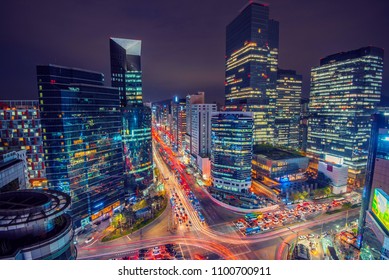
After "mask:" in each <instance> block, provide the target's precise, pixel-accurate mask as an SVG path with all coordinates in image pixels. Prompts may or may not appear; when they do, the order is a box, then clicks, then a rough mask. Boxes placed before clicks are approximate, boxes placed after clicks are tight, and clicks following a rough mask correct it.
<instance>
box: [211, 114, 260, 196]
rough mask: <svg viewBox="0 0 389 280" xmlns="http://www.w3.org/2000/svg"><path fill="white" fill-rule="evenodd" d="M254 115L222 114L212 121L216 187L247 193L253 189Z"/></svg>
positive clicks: (212, 155)
mask: <svg viewBox="0 0 389 280" xmlns="http://www.w3.org/2000/svg"><path fill="white" fill-rule="evenodd" d="M253 125H254V121H253V115H252V113H249V112H220V113H219V112H218V113H213V114H212V120H211V135H212V136H211V137H212V138H211V139H212V142H211V143H212V144H211V176H212V179H213V185H214V186H215V187H216V188H220V189H225V190H229V191H235V192H247V190H248V189H249V188H250V186H251V159H252V156H253Z"/></svg>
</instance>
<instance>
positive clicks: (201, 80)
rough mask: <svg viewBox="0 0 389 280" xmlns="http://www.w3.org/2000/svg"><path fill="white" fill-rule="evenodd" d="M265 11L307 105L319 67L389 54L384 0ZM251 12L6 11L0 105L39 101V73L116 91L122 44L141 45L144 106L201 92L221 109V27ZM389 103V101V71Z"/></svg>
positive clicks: (13, 6) (197, 6) (221, 5)
mask: <svg viewBox="0 0 389 280" xmlns="http://www.w3.org/2000/svg"><path fill="white" fill-rule="evenodd" d="M267 2H268V3H269V4H270V16H271V18H273V19H276V20H278V21H279V22H280V53H279V67H280V68H285V69H295V70H297V71H298V72H299V73H301V74H303V78H304V80H303V83H304V90H303V91H304V94H305V95H308V92H309V71H310V68H311V67H312V66H317V65H318V64H319V60H320V58H321V57H324V56H326V55H329V54H332V53H336V52H340V51H347V50H351V49H356V48H360V47H363V46H369V45H374V46H377V47H382V48H384V49H386V50H389V16H388V13H389V1H388V0H369V1H367V0H364V1H361V0H270V1H267ZM246 3H247V0H217V1H216V0H192V1H188V0H165V1H164V0H133V1H131V0H127V1H125V0H121V1H119V0H110V1H108V0H94V1H91V0H66V1H64V0H61V1H57V0H51V1H46V0H36V1H20V0H12V1H3V3H2V5H1V10H0V25H1V28H0V34H1V36H0V46H1V52H0V81H1V83H0V99H37V96H38V95H37V86H36V73H35V66H36V65H37V64H48V63H53V64H58V65H65V66H70V67H78V68H84V69H90V70H95V71H101V72H103V73H104V74H105V79H106V84H107V85H110V62H109V37H122V38H129V39H141V40H142V67H143V92H144V95H143V96H144V101H157V100H162V99H167V98H170V97H172V96H174V95H179V96H182V97H183V96H185V95H186V94H188V93H193V92H197V91H205V92H206V99H207V101H208V102H212V101H218V102H223V101H224V51H225V27H226V25H227V24H228V23H229V22H230V21H232V19H233V18H234V17H235V16H237V14H238V12H239V10H240V9H241V8H242V7H243V6H244V5H245V4H246ZM388 55H389V54H388V53H386V57H387V56H388ZM386 61H388V60H387V59H386ZM383 94H386V95H387V96H389V69H388V65H387V63H386V65H385V70H384V88H383Z"/></svg>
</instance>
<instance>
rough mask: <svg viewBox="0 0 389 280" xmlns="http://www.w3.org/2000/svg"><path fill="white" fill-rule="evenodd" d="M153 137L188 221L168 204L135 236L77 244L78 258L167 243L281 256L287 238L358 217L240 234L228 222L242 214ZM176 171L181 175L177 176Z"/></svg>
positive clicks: (169, 188)
mask: <svg viewBox="0 0 389 280" xmlns="http://www.w3.org/2000/svg"><path fill="white" fill-rule="evenodd" d="M154 141H158V143H159V146H160V147H162V148H163V149H165V152H166V154H168V155H169V154H170V161H169V165H168V164H167V163H166V162H165V161H164V159H163V157H162V155H161V154H160V152H159V150H158V149H157V148H156V147H157V145H153V147H154V148H153V155H154V163H155V164H156V166H157V168H158V169H159V170H160V172H161V174H163V176H164V178H169V179H168V180H165V182H164V185H165V190H166V193H167V195H168V196H169V198H170V197H172V194H173V193H174V194H175V196H176V197H178V199H179V203H180V204H182V206H180V207H183V208H184V209H185V213H187V215H188V219H189V220H190V221H191V224H192V225H191V226H186V223H185V222H184V223H182V224H180V223H178V222H177V220H176V219H175V215H174V212H173V208H172V207H171V206H170V205H168V207H167V208H166V210H165V212H164V213H163V214H162V215H161V216H160V217H158V218H157V219H156V220H155V221H154V222H152V223H151V224H149V225H147V226H146V227H144V228H143V229H141V230H139V231H137V232H135V233H133V234H130V235H128V236H124V237H122V238H119V239H115V240H112V241H109V242H104V243H102V242H101V241H99V240H97V241H95V242H93V243H91V244H80V246H78V258H79V259H109V258H117V257H120V256H124V255H128V254H130V253H131V252H134V251H136V250H139V249H141V248H145V247H153V246H158V245H162V244H166V243H176V244H180V245H183V246H186V247H187V248H189V250H188V251H189V253H188V254H189V256H188V257H189V258H191V257H192V256H191V255H190V251H191V250H190V248H201V249H203V250H204V251H208V252H211V253H213V254H216V255H219V256H220V257H221V258H224V259H285V258H286V254H287V253H286V252H287V250H288V246H289V244H290V242H293V240H295V239H297V236H298V235H302V234H308V233H315V234H320V232H322V231H327V230H329V229H331V228H334V226H335V225H336V224H338V225H342V224H344V223H345V219H346V216H347V218H348V219H349V220H351V219H354V218H355V217H357V215H358V209H353V210H350V211H349V212H348V213H346V212H339V213H336V214H333V215H327V214H322V215H320V216H318V217H316V218H314V219H312V220H308V221H304V222H300V223H296V224H293V225H290V226H284V227H280V228H278V229H276V230H273V231H267V232H264V233H260V234H256V235H252V236H244V235H242V234H241V233H240V232H239V231H237V230H236V229H235V227H234V226H233V224H232V222H233V221H234V220H236V219H237V218H241V217H242V214H241V213H236V212H233V211H231V210H229V209H227V208H224V207H222V206H221V205H219V204H216V203H215V202H214V201H213V200H212V199H211V198H210V196H209V195H208V194H207V193H206V190H205V189H204V188H203V187H201V186H199V185H198V184H197V183H196V179H195V177H194V176H192V175H190V174H187V173H186V172H185V170H184V169H183V167H182V164H181V163H180V162H179V161H178V159H177V158H175V157H173V156H172V152H171V151H170V150H169V148H168V147H167V146H166V145H164V143H163V142H162V141H161V139H160V138H159V137H158V136H155V135H154ZM154 144H156V143H154ZM177 172H178V173H179V175H180V176H177V174H175V173H177ZM178 177H181V178H184V180H185V183H186V184H187V185H188V186H189V187H190V189H191V191H192V192H193V194H194V195H195V196H196V197H197V199H198V201H199V202H200V206H201V209H202V210H201V212H202V213H203V215H204V218H205V223H202V222H201V221H200V219H199V217H198V215H197V213H196V209H194V207H193V205H192V204H191V202H190V201H189V199H188V196H187V194H186V192H185V191H184V190H183V188H182V187H181V184H180V183H179V179H178ZM172 225H174V226H172ZM174 228H175V229H174Z"/></svg>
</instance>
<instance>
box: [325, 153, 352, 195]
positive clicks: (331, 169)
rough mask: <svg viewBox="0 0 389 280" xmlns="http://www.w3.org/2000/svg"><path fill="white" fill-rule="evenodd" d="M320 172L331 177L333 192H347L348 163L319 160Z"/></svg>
mask: <svg viewBox="0 0 389 280" xmlns="http://www.w3.org/2000/svg"><path fill="white" fill-rule="evenodd" d="M318 172H321V173H323V174H324V175H325V176H326V177H327V178H329V179H331V183H330V185H331V186H332V193H334V194H341V193H345V192H347V178H348V167H347V166H346V165H341V164H334V163H329V162H325V161H319V166H318Z"/></svg>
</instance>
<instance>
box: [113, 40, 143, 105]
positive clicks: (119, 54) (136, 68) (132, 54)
mask: <svg viewBox="0 0 389 280" xmlns="http://www.w3.org/2000/svg"><path fill="white" fill-rule="evenodd" d="M109 44H110V53H111V83H112V87H116V88H118V89H119V93H120V105H121V106H122V107H125V106H127V105H143V103H142V68H141V45H142V41H140V40H131V39H121V38H111V39H110V40H109Z"/></svg>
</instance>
